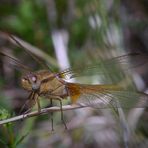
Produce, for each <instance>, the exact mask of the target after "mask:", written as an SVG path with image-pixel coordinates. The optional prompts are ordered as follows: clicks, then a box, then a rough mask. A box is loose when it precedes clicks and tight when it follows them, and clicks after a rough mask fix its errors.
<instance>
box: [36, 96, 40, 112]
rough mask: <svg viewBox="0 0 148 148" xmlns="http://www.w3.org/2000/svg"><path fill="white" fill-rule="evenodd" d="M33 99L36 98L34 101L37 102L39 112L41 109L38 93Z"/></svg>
mask: <svg viewBox="0 0 148 148" xmlns="http://www.w3.org/2000/svg"><path fill="white" fill-rule="evenodd" d="M35 100H36V102H37V108H38V112H39V113H40V111H41V106H40V100H39V97H38V94H36V96H35Z"/></svg>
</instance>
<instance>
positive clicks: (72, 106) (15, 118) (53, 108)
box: [0, 105, 86, 125]
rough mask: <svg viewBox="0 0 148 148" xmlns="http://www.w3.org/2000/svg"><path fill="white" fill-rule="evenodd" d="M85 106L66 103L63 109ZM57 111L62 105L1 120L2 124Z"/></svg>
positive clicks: (0, 123)
mask: <svg viewBox="0 0 148 148" xmlns="http://www.w3.org/2000/svg"><path fill="white" fill-rule="evenodd" d="M83 107H86V106H80V105H65V106H63V107H62V108H63V111H66V110H74V109H78V108H83ZM57 111H61V109H60V107H57V106H55V107H50V108H43V109H41V111H40V112H38V111H33V112H30V113H26V114H23V115H19V116H15V117H12V118H8V119H6V120H2V121H0V125H2V124H6V123H9V122H15V121H18V120H22V119H25V118H30V117H33V116H39V115H42V114H47V113H49V112H57Z"/></svg>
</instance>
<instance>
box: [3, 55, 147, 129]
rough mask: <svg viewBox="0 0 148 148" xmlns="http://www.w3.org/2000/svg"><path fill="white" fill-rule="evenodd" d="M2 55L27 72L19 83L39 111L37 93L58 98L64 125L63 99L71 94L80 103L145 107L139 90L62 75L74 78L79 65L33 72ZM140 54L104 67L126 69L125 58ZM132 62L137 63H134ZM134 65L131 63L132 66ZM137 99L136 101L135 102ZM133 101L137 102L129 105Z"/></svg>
mask: <svg viewBox="0 0 148 148" xmlns="http://www.w3.org/2000/svg"><path fill="white" fill-rule="evenodd" d="M1 55H3V56H7V57H8V58H10V59H11V60H12V61H13V62H14V63H15V64H18V65H19V66H20V67H21V68H23V69H25V70H26V71H27V73H26V74H25V75H24V76H22V78H21V86H22V87H23V88H24V89H25V90H27V91H29V92H30V96H29V100H33V101H34V102H35V103H37V106H38V111H39V112H40V110H41V107H40V101H39V96H44V97H45V98H47V99H49V100H51V101H52V100H59V101H60V108H61V119H62V121H63V123H64V125H65V128H67V127H66V124H65V122H64V119H63V110H62V100H63V99H65V98H67V97H70V99H71V102H72V103H78V104H80V105H86V106H92V107H96V108H107V107H113V108H118V107H124V108H130V107H140V108H141V107H145V106H146V103H147V100H148V96H147V95H146V94H144V93H141V92H136V91H134V92H131V91H128V90H125V89H124V88H123V87H121V86H119V85H118V84H117V85H115V84H103V85H88V84H80V83H71V82H67V81H66V80H65V79H66V78H68V79H70V78H73V77H77V76H79V75H81V74H82V73H83V71H82V70H80V69H66V70H64V71H62V72H59V73H54V72H51V71H50V70H48V69H47V70H41V71H37V72H32V71H30V69H29V68H28V67H26V66H24V65H22V64H20V62H18V61H17V60H15V59H14V58H12V57H10V56H8V55H6V54H4V53H1ZM138 56H141V55H140V54H139V53H131V54H127V55H123V56H119V57H115V58H113V59H110V60H107V61H106V62H105V66H106V68H110V66H111V63H112V64H113V63H115V64H119V65H121V66H123V67H126V69H128V68H130V67H129V66H128V63H127V60H128V59H129V58H135V59H136V58H137V57H138ZM134 66H137V64H136V65H134ZM134 66H133V67H134ZM96 68H97V66H96V65H95V66H92V67H87V68H85V69H84V70H85V71H88V72H90V71H91V70H92V69H96ZM137 101H138V102H137ZM132 102H135V103H136V105H135V104H134V105H131V104H132Z"/></svg>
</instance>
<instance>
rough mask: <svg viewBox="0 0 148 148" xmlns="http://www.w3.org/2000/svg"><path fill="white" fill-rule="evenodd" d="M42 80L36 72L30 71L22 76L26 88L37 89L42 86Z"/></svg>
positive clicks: (23, 85) (22, 83) (22, 82)
mask: <svg viewBox="0 0 148 148" xmlns="http://www.w3.org/2000/svg"><path fill="white" fill-rule="evenodd" d="M40 84H41V83H40V80H38V76H37V75H36V74H34V73H29V74H27V75H25V76H23V77H22V78H21V85H22V87H23V88H24V89H25V90H28V91H37V90H39V88H40Z"/></svg>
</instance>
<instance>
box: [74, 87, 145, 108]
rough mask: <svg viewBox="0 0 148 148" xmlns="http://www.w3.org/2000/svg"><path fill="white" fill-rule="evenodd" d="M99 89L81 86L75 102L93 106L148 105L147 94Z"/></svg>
mask: <svg viewBox="0 0 148 148" xmlns="http://www.w3.org/2000/svg"><path fill="white" fill-rule="evenodd" d="M107 87H108V86H107V85H106V89H104V90H100V89H98V91H97V89H95V91H94V90H93V91H92V89H91V90H89V88H86V87H85V88H83V86H81V90H80V91H81V92H80V95H79V97H78V98H77V101H76V103H78V104H80V105H85V106H91V107H95V108H120V107H122V108H127V109H130V108H145V107H148V95H147V94H145V93H141V92H136V91H127V90H111V89H110V88H107Z"/></svg>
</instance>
